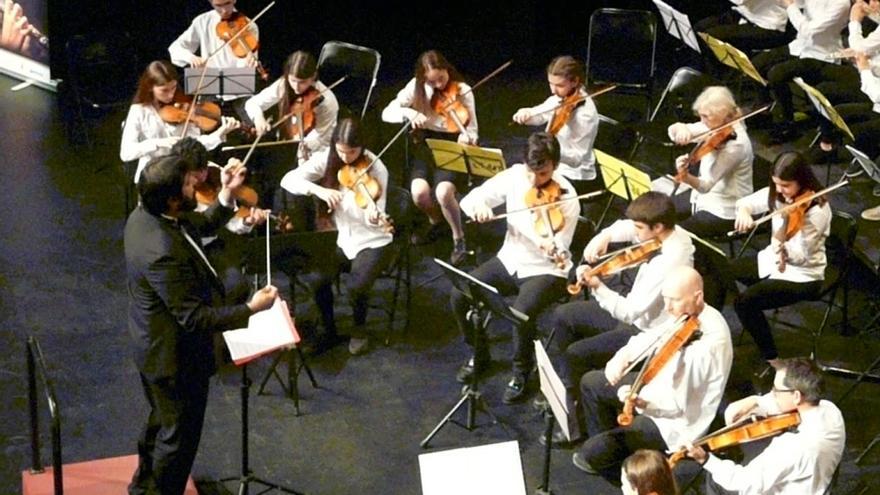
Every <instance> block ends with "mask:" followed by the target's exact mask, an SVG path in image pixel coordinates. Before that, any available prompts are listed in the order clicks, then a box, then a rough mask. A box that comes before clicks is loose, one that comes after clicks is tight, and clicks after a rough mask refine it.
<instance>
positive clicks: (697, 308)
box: [572, 266, 733, 482]
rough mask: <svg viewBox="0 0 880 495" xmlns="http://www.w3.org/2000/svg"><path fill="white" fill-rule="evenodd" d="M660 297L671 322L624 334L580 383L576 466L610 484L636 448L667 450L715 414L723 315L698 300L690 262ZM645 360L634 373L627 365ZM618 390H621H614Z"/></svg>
mask: <svg viewBox="0 0 880 495" xmlns="http://www.w3.org/2000/svg"><path fill="white" fill-rule="evenodd" d="M662 296H663V300H664V305H665V308H664V312H665V313H666V315H667V316H668V317H669V320H667V321H666V323H664V324H660V325H653V326H651V327H650V328H648V329H646V330H645V331H644V332H641V333H639V334H638V335H636V336H634V337H632V338H631V339H629V341H628V342H627V343H626V345H625V346H623V347H622V348H621V349H620V350H619V351H617V352H616V353H615V354H614V356H613V357H612V358H611V359H610V360H609V361H608V362H607V363H606V364H605V369H604V370H594V371H591V372H589V373H587V374H586V375H584V376H583V378H582V379H581V382H580V393H581V406H582V408H583V414H584V419H585V422H586V430H587V435H588V436H589V438H588V440H587V441H586V442H585V443H584V445H582V446H581V448H580V449H579V450H578V451H577V452H575V454H574V455H573V456H572V462H573V463H574V465H575V466H576V467H577V468H578V469H580V470H582V471H584V472H587V473H589V474H597V475H601V476H603V477H605V478H606V479H608V480H609V481H611V482H614V481H617V480H618V479H620V466H621V463H622V462H623V460H624V459H626V457H627V456H629V455H630V454H631V453H633V452H635V451H636V450H638V449H655V450H667V449H670V448H677V447H679V446H681V445H683V444H684V443H685V442H686V441H688V440H689V439H692V438H696V437H697V436H699V435H702V434H703V433H704V432H705V431H706V430H707V429H708V428H709V425H710V423H711V422H712V420H713V418H714V417H715V413H716V410H717V408H718V405H719V404H720V403H721V397H722V394H723V392H724V387H725V385H726V384H727V377H728V375H729V374H730V367H731V364H732V362H733V346H732V344H731V342H730V329H729V328H728V326H727V322H726V321H725V320H724V317H723V316H722V315H721V313H720V312H719V311H718V310H716V309H715V308H712V307H711V306H708V305H707V304H705V303H704V301H703V280H702V278H701V277H700V274H699V273H698V272H697V271H696V270H694V269H693V268H691V267H688V266H678V267H676V268H674V269H673V270H671V271H670V272H668V273H667V274H666V279H665V281H664V283H663V289H662ZM643 358H645V362H644V364H643V365H642V370H641V372H640V373H639V376H636V373H634V372H631V370H632V369H633V368H632V367H633V365H634V364H637V363H638V362H640V361H641V360H642V359H643ZM618 387H619V388H618Z"/></svg>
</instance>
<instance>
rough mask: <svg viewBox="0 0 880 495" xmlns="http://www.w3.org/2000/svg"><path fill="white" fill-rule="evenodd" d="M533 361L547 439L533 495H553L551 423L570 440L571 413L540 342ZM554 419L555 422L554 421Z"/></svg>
mask: <svg viewBox="0 0 880 495" xmlns="http://www.w3.org/2000/svg"><path fill="white" fill-rule="evenodd" d="M535 359H536V362H537V363H538V378H539V380H540V383H541V393H542V394H544V397H545V398H546V399H547V405H545V406H544V410H543V413H544V421H545V423H544V425H545V428H544V435H545V437H544V438H545V439H547V442H546V445H545V446H544V468H543V471H542V477H541V480H542V481H541V486H539V487H538V488H537V490H535V495H553V492H552V491H551V490H550V455H551V452H552V449H553V441H552V438H553V423H554V422H555V423H558V424H559V427H560V428H561V429H562V432H563V434H565V438H566V439H567V440H571V432H570V431H569V430H568V415H569V414H571V413H572V412H573V411H569V410H568V405H567V404H568V397H567V392H566V390H565V385H563V383H562V380H561V379H560V378H559V375H558V374H557V373H556V370H554V369H553V363H551V362H550V357H549V356H547V351H546V350H544V346H543V345H542V344H541V341H540V340H536V341H535ZM554 418H555V421H554Z"/></svg>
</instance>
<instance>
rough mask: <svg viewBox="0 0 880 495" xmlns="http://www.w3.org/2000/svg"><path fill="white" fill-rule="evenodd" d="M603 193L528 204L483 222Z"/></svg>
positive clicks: (598, 193)
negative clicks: (532, 204)
mask: <svg viewBox="0 0 880 495" xmlns="http://www.w3.org/2000/svg"><path fill="white" fill-rule="evenodd" d="M602 194H605V190H602V191H593V192H589V193H586V194H579V195H577V196H572V197H570V198H562V199H557V200H556V201H551V202H549V203H545V204H543V205H536V206H527V207H525V208H520V209H518V210H513V211H508V212H507V213H501V214H499V215H495V216H494V217H492V218H490V219H488V220H486V221H485V222H482V223H488V222H494V221H495V220H501V219H502V218H507V217H509V216H510V215H513V214H515V213H524V212H527V211H534V210H537V209H538V208H549V207H551V206H556V205H558V204H561V203H565V202H567V201H572V200H575V199H588V198H593V197H595V196H599V195H602ZM465 223H474V220H473V219H470V220H468V221H467V222H465Z"/></svg>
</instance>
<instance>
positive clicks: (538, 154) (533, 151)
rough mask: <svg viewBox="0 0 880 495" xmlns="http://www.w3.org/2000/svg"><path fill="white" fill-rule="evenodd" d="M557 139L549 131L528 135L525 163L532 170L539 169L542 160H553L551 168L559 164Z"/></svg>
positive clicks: (542, 163)
mask: <svg viewBox="0 0 880 495" xmlns="http://www.w3.org/2000/svg"><path fill="white" fill-rule="evenodd" d="M559 156H560V151H559V141H558V140H557V139H556V136H554V135H553V134H550V133H549V132H536V133H534V134H532V135H531V136H529V147H528V149H527V150H526V165H528V166H529V168H530V169H532V170H539V169H541V168H542V167H543V166H544V162H546V161H547V160H550V161H552V162H553V168H556V166H557V165H559Z"/></svg>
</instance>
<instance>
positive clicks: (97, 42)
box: [65, 32, 140, 147]
mask: <svg viewBox="0 0 880 495" xmlns="http://www.w3.org/2000/svg"><path fill="white" fill-rule="evenodd" d="M65 52H66V54H67V86H66V87H67V91H68V92H69V97H70V98H69V99H70V100H71V103H72V105H73V107H74V108H73V115H72V117H73V119H74V121H73V126H72V128H71V138H74V137H75V136H76V135H77V133H78V132H79V133H81V134H82V136H83V139H84V140H85V142H86V144H87V146H89V147H91V146H92V136H91V134H90V129H92V128H93V127H94V125H93V123H91V122H90V120H91V119H97V118H100V117H102V116H104V115H105V114H106V113H108V112H109V111H111V110H113V109H115V108H121V107H125V106H127V105H128V104H129V103H130V101H131V95H132V94H133V93H134V90H135V87H136V85H137V78H138V74H139V70H140V64H139V63H138V57H137V53H136V52H135V50H134V42H133V41H132V39H131V36H130V35H129V34H128V33H127V32H120V33H115V34H105V35H101V36H100V37H98V36H96V35H88V36H86V35H76V36H73V37H72V38H70V39H69V40H68V41H67V43H66V44H65Z"/></svg>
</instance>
